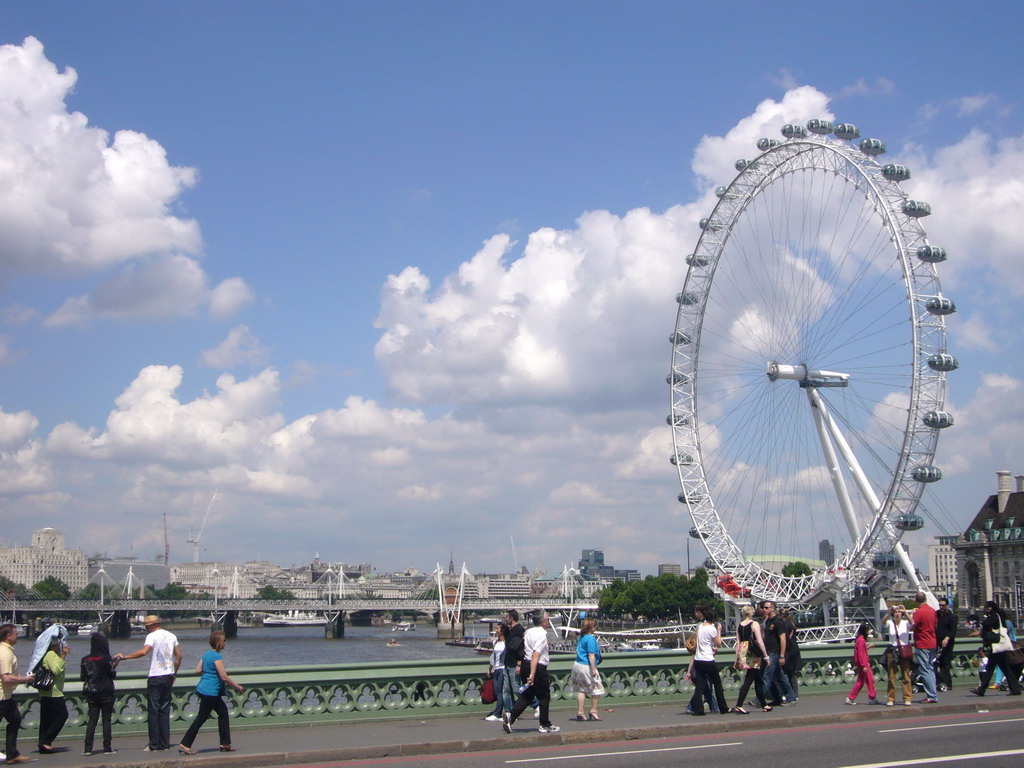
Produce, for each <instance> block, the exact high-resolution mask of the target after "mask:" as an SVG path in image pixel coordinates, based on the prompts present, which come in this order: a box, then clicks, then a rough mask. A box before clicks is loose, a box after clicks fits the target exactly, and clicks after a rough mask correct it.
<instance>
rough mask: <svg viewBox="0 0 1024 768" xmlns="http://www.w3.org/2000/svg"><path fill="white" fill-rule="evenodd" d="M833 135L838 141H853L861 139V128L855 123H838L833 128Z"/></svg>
mask: <svg viewBox="0 0 1024 768" xmlns="http://www.w3.org/2000/svg"><path fill="white" fill-rule="evenodd" d="M832 133H833V135H834V136H835V137H836V138H837V139H842V140H843V141H853V140H854V139H859V138H860V128H858V127H857V126H856V125H854V124H853V123H836V124H835V125H833V126H832Z"/></svg>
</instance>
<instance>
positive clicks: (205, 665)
mask: <svg viewBox="0 0 1024 768" xmlns="http://www.w3.org/2000/svg"><path fill="white" fill-rule="evenodd" d="M225 643H226V641H225V639H224V633H223V632H220V631H214V632H211V633H210V650H208V651H207V652H206V653H204V654H203V657H202V658H201V659H200V660H199V663H198V664H196V674H197V675H199V676H200V677H199V683H198V684H197V685H196V695H197V696H198V697H199V712H198V713H197V714H196V719H195V720H193V721H192V725H190V726H189V727H188V731H186V732H185V738H183V739H182V740H181V743H180V744H178V752H179V754H182V755H194V754H196V753H195V750H193V749H192V743H193V742H194V741H195V740H196V735H197V734H198V733H199V729H200V728H202V727H203V723H205V722H206V721H207V720H209V719H210V713H212V712H216V713H217V731H218V734H219V736H220V751H221V752H235V751H236V750H235V748H234V747H232V746H231V721H230V720H231V714H230V713H229V712H228V706H227V704H225V703H224V693H225V692H226V691H225V689H226V688H228V687H230V688H234V689H235V690H236V691H238V692H239V693H245V686H244V685H239V684H238V683H236V682H235V681H234V680H232V679H231V677H230V676H229V675H228V671H227V669H226V668H225V666H224V656H223V655H222V654H221V651H223V650H224V645H225Z"/></svg>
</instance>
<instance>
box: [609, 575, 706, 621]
mask: <svg viewBox="0 0 1024 768" xmlns="http://www.w3.org/2000/svg"><path fill="white" fill-rule="evenodd" d="M697 603H705V604H708V605H712V606H714V607H715V610H716V611H717V612H718V615H719V616H721V615H722V610H723V605H722V601H721V600H719V599H718V598H717V597H715V593H714V592H712V591H711V589H710V588H709V587H708V572H707V571H706V570H705V569H704V568H698V569H697V570H696V571H694V573H693V576H692V577H687V576H676V575H675V574H671V573H665V574H662V575H661V576H648V577H647V578H645V579H643V580H642V581H622V580H621V579H617V580H616V581H613V582H612V583H611V584H610V585H609V586H608V587H605V588H604V589H603V590H602V591H601V594H600V598H599V602H598V610H600V612H601V615H602V616H607V617H609V618H613V619H626V618H629V619H641V618H642V619H647V620H649V621H665V620H670V619H678V618H679V617H680V616H681V617H682V619H683V621H687V620H689V619H691V618H692V617H693V609H694V606H696V605H697Z"/></svg>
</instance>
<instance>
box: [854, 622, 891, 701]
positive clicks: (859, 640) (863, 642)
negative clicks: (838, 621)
mask: <svg viewBox="0 0 1024 768" xmlns="http://www.w3.org/2000/svg"><path fill="white" fill-rule="evenodd" d="M870 635H871V625H870V624H868V623H867V622H864V623H863V624H861V625H860V626H859V627H857V637H856V638H854V641H853V669H854V672H856V673H857V679H856V680H855V681H854V683H853V688H852V689H850V695H849V696H847V697H846V703H847V704H856V703H857V694H859V693H860V689H861V688H863V687H864V686H867V689H868V704H881V703H882V702H880V701H879V700H878V698H877V697H876V696H875V675H874V673H873V672H872V671H871V658H870V657H869V656H868V651H870V650H871V649H872V648H874V647H875V644H874V643H869V642H868V637H869V636H870Z"/></svg>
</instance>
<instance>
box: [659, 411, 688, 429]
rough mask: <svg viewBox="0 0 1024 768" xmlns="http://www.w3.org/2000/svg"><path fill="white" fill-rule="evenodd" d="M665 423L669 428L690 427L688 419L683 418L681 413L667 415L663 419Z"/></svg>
mask: <svg viewBox="0 0 1024 768" xmlns="http://www.w3.org/2000/svg"><path fill="white" fill-rule="evenodd" d="M665 423H666V424H668V425H669V426H670V427H688V426H689V425H690V417H689V416H683V415H682V414H681V413H679V414H675V415H669V416H666V417H665Z"/></svg>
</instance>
